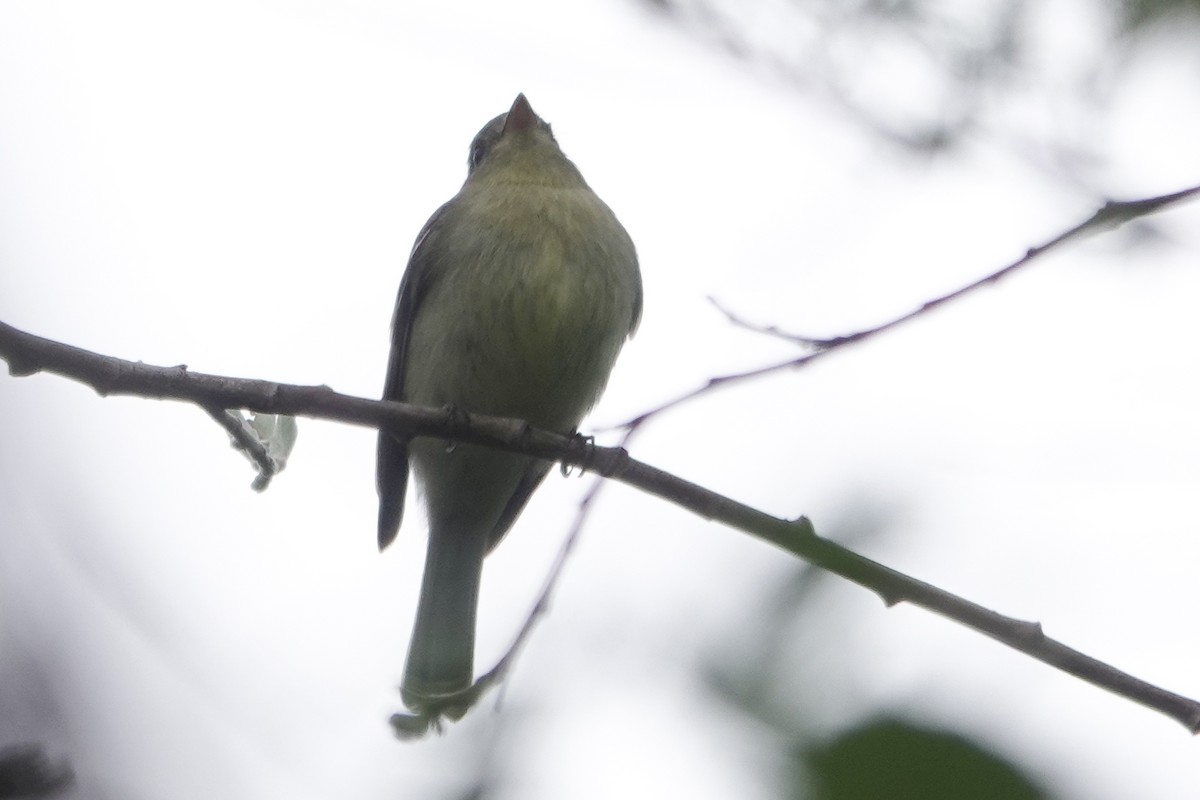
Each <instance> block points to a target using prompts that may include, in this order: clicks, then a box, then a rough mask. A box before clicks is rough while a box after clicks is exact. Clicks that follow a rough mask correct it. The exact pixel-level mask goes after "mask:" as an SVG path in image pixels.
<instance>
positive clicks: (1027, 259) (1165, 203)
mask: <svg viewBox="0 0 1200 800" xmlns="http://www.w3.org/2000/svg"><path fill="white" fill-rule="evenodd" d="M1197 195H1200V186H1192V187H1190V188H1188V189H1183V190H1181V191H1178V192H1172V193H1170V194H1164V195H1159V196H1158V197H1148V198H1144V199H1141V200H1109V201H1108V202H1107V203H1105V204H1104V205H1103V206H1102V207H1101V208H1100V209H1099V210H1098V211H1096V213H1094V214H1092V216H1090V217H1088V218H1087V219H1085V220H1084V221H1083V222H1080V223H1079V224H1078V225H1076V226H1074V227H1073V228H1069V229H1068V230H1065V231H1063V232H1062V233H1060V234H1058V235H1057V236H1055V237H1054V238H1053V239H1050V240H1049V241H1047V242H1044V243H1043V244H1040V245H1037V246H1036V247H1031V248H1029V249H1028V250H1026V251H1025V254H1024V255H1023V256H1021V257H1020V258H1018V259H1017V260H1016V261H1013V262H1012V263H1010V264H1007V265H1006V266H1004V267H1001V268H1000V269H998V270H996V271H995V272H992V273H990V274H988V275H984V276H983V277H982V278H979V279H977V280H974V281H972V282H971V283H968V284H966V285H965V286H961V287H959V288H958V289H955V290H954V291H952V292H950V293H948V294H944V295H942V296H941V297H935V298H933V299H932V300H927V301H925V302H924V303H922V304H921V305H920V306H918V307H917V308H914V309H913V310H912V311H909V312H907V313H904V314H901V315H900V316H898V317H895V318H894V319H891V320H888V321H887V322H884V323H881V324H879V325H876V326H874V327H871V328H865V329H863V330H860V331H855V332H853V333H847V334H843V335H841V336H835V337H833V338H829V339H821V338H815V337H811V336H801V335H797V334H790V333H785V332H784V331H782V330H780V329H779V328H778V327H776V326H756V325H753V324H751V323H749V322H746V321H745V320H743V319H741V318H740V317H738V316H736V315H735V314H733V313H732V312H730V311H729V310H727V309H726V308H724V307H723V306H721V305H720V304H718V303H716V301H713V303H714V305H716V306H717V308H718V309H719V310H720V311H721V313H723V314H724V315H725V316H726V317H727V318H728V319H729V321H730V322H732V323H734V324H735V325H738V326H740V327H743V328H748V329H750V330H753V331H757V332H758V333H763V334H767V335H769V336H774V337H776V338H779V339H784V340H785V341H788V342H791V343H792V344H796V345H800V346H802V347H807V348H810V349H811V352H808V353H806V354H804V355H802V356H798V357H796V358H789V359H787V360H786V361H780V362H778V363H775V364H768V365H766V366H763V367H758V368H756V369H752V370H747V371H745V372H736V373H731V374H728V375H718V376H716V377H712V378H709V379H708V380H707V381H705V382H704V383H703V384H702V385H701V386H698V387H696V388H695V389H691V390H690V391H687V392H685V393H683V394H681V395H679V396H678V397H675V398H672V399H671V400H668V401H666V402H665V403H662V404H660V405H658V406H655V407H654V408H652V409H650V410H649V411H643V412H642V413H641V414H639V415H637V416H636V417H633V418H632V419H629V420H627V421H625V422H623V423H621V424H620V425H617V426H615V427H619V428H637V427H639V426H640V425H642V424H643V423H644V422H646V421H647V420H648V419H650V418H651V417H654V416H657V415H659V414H661V413H663V412H664V411H667V410H668V409H671V408H674V407H675V406H678V405H683V404H684V403H687V402H690V401H692V400H695V399H696V398H698V397H701V396H703V395H706V394H708V393H709V392H711V391H713V390H714V389H719V388H721V387H723V386H728V385H730V384H734V383H740V382H742V381H745V380H750V379H751V378H759V377H762V376H764V375H770V374H772V373H775V372H781V371H783V370H785V369H800V368H802V367H807V366H808V365H809V364H811V363H812V362H814V361H817V360H818V359H821V358H824V357H825V356H827V355H829V354H830V353H832V352H834V351H835V350H840V349H841V348H843V347H845V346H847V345H851V344H858V343H861V342H865V341H867V340H868V339H874V338H875V337H876V336H878V335H879V334H881V333H885V332H887V331H890V330H892V329H893V328H896V327H899V326H900V325H903V324H905V323H907V322H912V321H913V320H914V319H917V318H918V317H923V316H925V315H926V314H928V313H930V312H932V311H936V310H937V309H939V308H941V307H942V306H944V305H947V304H948V303H951V302H953V301H955V300H959V299H961V298H963V297H966V296H967V295H969V294H973V293H975V292H976V291H978V290H980V289H982V288H984V287H986V286H990V285H992V284H994V283H996V282H997V281H999V280H1001V279H1002V278H1006V277H1008V276H1009V275H1011V274H1012V273H1014V272H1016V271H1017V270H1019V269H1021V268H1023V267H1026V266H1028V265H1029V264H1031V263H1033V262H1034V261H1036V260H1037V259H1038V258H1040V257H1042V256H1044V255H1046V254H1047V253H1050V252H1052V251H1054V250H1057V249H1058V248H1060V247H1062V246H1063V245H1065V244H1067V243H1068V242H1073V241H1075V240H1077V239H1082V238H1084V237H1085V236H1091V235H1093V234H1097V233H1103V232H1104V231H1110V230H1114V229H1116V228H1119V227H1121V226H1122V225H1124V224H1125V223H1127V222H1132V221H1133V220H1135V219H1138V218H1139V217H1144V216H1146V215H1148V214H1154V213H1156V212H1159V211H1163V210H1166V209H1168V208H1170V207H1172V206H1175V205H1178V204H1180V203H1183V202H1185V201H1188V200H1191V199H1192V198H1194V197H1196V196H1197Z"/></svg>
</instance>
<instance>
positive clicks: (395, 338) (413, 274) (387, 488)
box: [375, 203, 449, 550]
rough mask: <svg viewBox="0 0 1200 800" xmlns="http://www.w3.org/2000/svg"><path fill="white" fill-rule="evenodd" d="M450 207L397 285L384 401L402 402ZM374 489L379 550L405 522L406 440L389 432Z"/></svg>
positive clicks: (428, 227)
mask: <svg viewBox="0 0 1200 800" xmlns="http://www.w3.org/2000/svg"><path fill="white" fill-rule="evenodd" d="M448 206H449V203H447V204H446V205H444V206H442V207H441V208H439V209H438V210H437V211H436V212H435V213H434V215H433V216H432V217H430V218H429V221H428V222H426V223H425V227H424V228H422V229H421V232H420V233H419V234H418V235H417V241H416V243H415V244H413V249H412V254H411V255H410V256H409V257H408V267H407V269H405V271H404V277H403V279H401V281H400V292H399V294H398V295H397V297H396V310H395V313H394V315H393V316H392V351H391V355H390V356H389V357H388V367H387V379H386V381H385V382H384V386H383V399H384V400H403V399H404V373H405V364H406V362H407V360H408V340H409V337H410V336H411V334H412V327H413V320H414V319H415V317H416V315H417V311H418V309H419V308H420V305H421V300H422V298H424V297H425V294H426V293H427V292H428V290H429V283H430V278H431V272H432V271H431V269H430V264H431V258H430V245H431V243H432V242H433V240H434V239H436V236H437V233H438V229H439V228H440V227H441V221H442V217H443V216H445V213H446V208H447V207H448ZM375 489H376V491H377V492H378V493H379V549H380V550H382V549H384V548H385V547H387V546H388V545H389V544H391V543H392V540H393V539H395V538H396V534H397V532H399V530H400V521H401V520H402V519H403V518H404V495H405V492H406V491H407V489H408V440H407V439H405V438H403V437H401V436H397V435H395V434H393V433H390V432H388V431H380V432H379V444H378V447H377V451H376V458H375Z"/></svg>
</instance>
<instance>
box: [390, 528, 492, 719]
mask: <svg viewBox="0 0 1200 800" xmlns="http://www.w3.org/2000/svg"><path fill="white" fill-rule="evenodd" d="M439 528H440V526H437V525H433V526H431V529H430V532H429V548H428V550H427V551H426V556H425V577H424V578H423V579H422V581H421V599H420V602H419V604H418V606H417V621H416V624H415V625H414V626H413V635H412V641H411V642H410V644H409V646H408V661H407V663H406V664H405V667H404V681H403V683H402V685H401V687H400V694H401V697H402V698H403V700H404V704H405V705H407V706H408V707H409V708H411V709H413V710H414V711H416V712H418V713H421V714H431V715H432V714H438V713H442V714H447V715H450V714H452V711H451V710H450V709H449V708H447V706H453V705H454V703H453V702H450V701H449V696H451V695H454V694H455V693H456V692H461V691H462V690H463V689H466V688H467V687H469V686H470V685H471V679H472V677H473V674H474V659H475V606H476V602H477V600H478V597H479V580H480V577H481V575H482V573H483V556H484V554H485V552H486V549H487V536H486V535H479V534H478V533H477V532H475V531H471V532H466V533H465V535H464V533H463V532H462V531H461V529H460V530H444V529H439Z"/></svg>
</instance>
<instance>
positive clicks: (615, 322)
mask: <svg viewBox="0 0 1200 800" xmlns="http://www.w3.org/2000/svg"><path fill="white" fill-rule="evenodd" d="M641 315H642V279H641V273H640V270H639V266H638V257H637V252H636V250H635V248H634V244H633V241H632V239H631V238H630V236H629V234H628V232H627V231H626V230H625V228H624V227H623V226H622V225H621V223H620V222H619V221H618V220H617V217H616V215H615V214H614V213H613V212H612V210H611V209H610V208H609V207H608V206H607V205H606V204H605V203H604V202H603V201H602V200H601V199H600V198H599V197H598V196H597V195H596V194H595V192H593V191H592V189H591V188H590V187H589V186H588V184H587V182H586V181H585V180H584V178H583V175H582V174H581V173H580V171H579V169H578V168H577V167H576V166H575V165H574V163H572V162H571V160H570V159H568V158H567V156H566V155H564V153H563V151H562V149H561V148H560V147H559V145H558V142H557V140H556V139H555V136H554V133H553V131H552V130H551V128H550V125H549V124H547V123H546V122H545V121H544V120H542V119H541V118H540V117H539V116H538V115H537V114H535V113H534V111H533V108H532V106H531V105H530V103H529V101H528V100H527V99H526V97H525V95H524V94H518V95H517V97H516V99H515V100H514V101H513V103H512V106H511V107H510V108H509V110H508V111H507V112H506V113H504V114H501V115H499V116H497V117H495V118H494V119H492V120H491V121H490V122H488V123H487V124H486V125H485V126H484V127H483V128H482V130H480V131H479V133H478V134H477V135H476V136H475V138H474V140H473V141H472V143H471V147H470V152H469V156H468V161H467V178H466V180H465V182H464V183H463V185H462V188H461V189H460V190H459V191H458V193H457V194H456V195H455V196H454V197H453V198H451V199H450V200H449V201H448V202H446V203H445V204H444V205H442V206H441V207H440V208H439V209H438V210H437V211H436V212H434V214H433V216H432V217H430V219H429V221H428V222H426V223H425V226H424V227H423V228H422V229H421V232H420V233H419V234H418V236H417V239H416V242H415V244H414V245H413V248H412V252H411V255H410V256H409V260H408V266H407V267H406V269H405V271H404V275H403V278H402V279H401V282H400V290H399V293H398V296H397V300H396V306H395V313H394V315H393V320H392V336H391V352H390V355H389V359H388V366H387V373H386V379H385V385H384V391H383V399H385V400H396V401H401V402H405V403H412V404H417V405H422V406H427V407H437V408H448V409H451V410H457V411H460V412H467V413H476V414H486V415H493V416H501V417H512V418H517V419H521V420H524V421H525V422H527V423H528V424H530V425H532V426H533V427H536V428H542V429H546V430H550V431H555V432H559V433H564V434H573V433H575V432H576V430H577V428H578V426H579V424H580V422H581V421H582V420H583V417H584V415H585V414H586V413H587V412H588V411H589V410H590V409H591V408H592V407H593V406H594V405H595V403H596V402H597V400H598V399H599V398H600V395H601V394H602V392H603V391H604V388H605V385H606V384H607V383H608V379H609V374H610V372H611V371H612V368H613V365H614V363H615V362H616V359H617V355H618V353H619V352H620V350H621V349H622V347H623V346H624V344H625V342H626V340H627V339H629V338H630V337H631V336H632V335H633V334H634V332H635V331H636V329H637V327H638V323H639V321H640V319H641ZM410 467H411V470H412V474H413V476H414V478H415V481H416V483H417V486H418V489H419V490H420V494H421V496H422V497H423V500H424V506H425V511H426V515H427V517H428V524H429V539H428V544H427V548H426V556H425V568H424V574H423V578H422V582H421V590H420V595H419V600H418V607H417V614H416V621H415V623H414V626H413V633H412V638H411V640H410V644H409V649H408V656H407V659H406V663H405V668H404V676H403V679H402V682H401V698H402V700H403V701H404V704H405V705H406V706H407V707H408V708H409V709H412V710H413V711H415V712H417V713H418V714H420V715H423V716H426V717H433V718H437V717H439V716H446V717H450V718H454V719H456V718H458V717H460V716H461V715H462V714H463V713H465V707H464V704H463V703H462V696H463V693H464V692H465V691H466V690H467V689H469V688H470V686H471V685H472V679H473V674H474V649H475V620H476V608H477V604H478V597H479V585H480V578H481V575H482V569H483V560H484V557H485V556H486V555H487V554H488V553H489V552H491V550H492V548H494V547H495V546H496V545H497V544H498V543H499V542H500V540H501V539H502V538H503V537H504V535H505V534H506V533H507V532H508V530H509V529H510V528H511V527H512V525H513V523H514V521H515V520H516V518H517V517H518V515H519V514H520V513H521V511H522V509H523V508H524V507H525V505H526V503H527V502H528V500H529V497H530V495H531V494H532V493H533V491H534V490H535V489H536V488H537V487H538V485H539V484H540V483H541V481H542V479H543V478H544V477H545V476H546V473H547V472H548V471H549V469H550V463H549V462H547V461H543V460H540V459H537V458H533V457H531V456H526V455H522V454H518V453H510V452H504V451H501V450H496V449H490V448H487V447H484V446H482V445H474V444H465V443H449V442H447V441H445V440H437V439H434V438H430V437H420V438H409V437H406V436H404V435H403V434H397V433H394V432H389V431H387V430H383V431H381V432H380V434H379V439H378V446H377V455H376V488H377V492H378V495H379V520H378V522H379V529H378V543H379V548H380V550H381V551H382V550H383V549H385V548H386V547H387V546H388V544H390V543H391V542H392V541H393V539H394V538H395V537H396V535H397V532H398V530H399V528H400V524H401V521H402V519H403V516H404V502H405V493H406V491H407V484H408V477H409V471H410Z"/></svg>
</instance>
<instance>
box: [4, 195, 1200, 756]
mask: <svg viewBox="0 0 1200 800" xmlns="http://www.w3.org/2000/svg"><path fill="white" fill-rule="evenodd" d="M1198 191H1200V190H1198ZM0 357H2V358H4V359H5V361H7V362H8V364H9V370H10V372H11V373H12V374H14V375H31V374H33V373H36V372H39V371H47V372H53V373H56V374H59V375H63V376H66V377H69V378H73V379H75V380H78V381H81V382H83V383H85V384H87V385H89V386H92V387H93V388H94V389H96V391H98V392H100V393H101V394H102V395H108V394H126V395H137V396H142V397H150V398H162V399H173V400H182V401H187V402H191V403H195V404H197V405H199V406H200V407H201V408H204V409H209V408H214V407H219V408H247V409H251V410H254V411H258V412H263V413H271V414H291V415H296V416H305V417H312V418H315V419H328V420H335V421H339V422H347V423H350V424H353V425H361V426H365V427H376V428H383V429H391V430H395V431H397V432H403V433H405V434H406V435H414V436H415V435H423V436H437V437H444V438H447V439H454V440H460V441H467V442H473V443H477V444H483V445H487V446H491V447H497V448H499V449H503V450H508V451H512V452H519V453H526V454H529V455H533V456H537V457H539V458H545V459H547V460H553V461H562V462H564V463H567V464H572V465H575V466H579V467H581V468H583V469H586V470H589V471H592V472H596V473H598V474H600V475H602V476H604V477H606V478H612V479H614V480H618V481H621V482H623V483H626V484H628V485H630V486H634V487H637V488H639V489H642V490H643V491H646V492H649V493H650V494H653V495H655V496H657V497H661V498H663V499H665V500H668V501H670V502H672V503H675V504H676V505H678V506H680V507H682V508H686V509H688V510H690V511H692V512H693V513H695V514H698V515H700V516H701V517H703V518H705V519H709V520H714V521H717V522H722V523H724V524H726V525H728V526H730V527H733V528H737V529H738V530H741V531H745V532H746V533H749V534H751V535H753V536H756V537H758V538H759V539H762V540H763V541H766V542H769V543H771V544H773V545H775V546H777V547H779V548H781V549H782V550H785V551H787V552H789V553H792V554H794V555H796V556H799V557H800V558H803V559H805V560H806V561H808V562H810V563H812V564H815V565H816V566H819V567H822V568H824V569H826V570H828V571H830V572H833V573H835V574H837V575H841V576H842V577H844V578H846V579H848V580H850V581H853V582H854V583H857V584H859V585H860V586H863V587H865V588H867V589H870V590H871V591H873V592H875V593H876V594H878V595H879V596H880V597H881V598H882V599H883V601H884V602H885V603H887V604H888V605H889V606H890V605H895V604H896V603H901V602H907V603H911V604H913V605H917V606H920V607H922V608H925V609H928V610H930V611H933V612H934V613H937V614H940V615H942V616H945V617H947V618H949V619H952V620H954V621H956V622H958V623H960V624H962V625H965V626H967V627H969V628H972V629H974V630H976V631H979V632H980V633H983V634H985V635H987V636H990V637H992V638H993V639H996V640H997V641H999V642H1002V643H1004V644H1006V645H1008V646H1009V647H1012V648H1014V649H1016V650H1019V651H1021V652H1023V653H1026V654H1027V655H1029V656H1031V657H1033V658H1036V659H1038V660H1039V661H1042V662H1044V663H1047V664H1050V665H1051V666H1053V667H1056V668H1058V669H1060V670H1062V671H1064V672H1067V673H1069V674H1071V675H1075V676H1076V677H1079V678H1082V679H1083V680H1086V681H1088V682H1090V683H1092V684H1095V685H1096V686H1099V687H1101V688H1103V689H1107V690H1109V691H1111V692H1114V693H1115V694H1118V695H1120V696H1122V697H1125V698H1127V699H1129V700H1132V701H1134V702H1136V703H1140V704H1142V705H1144V706H1146V707H1148V708H1152V709H1154V710H1156V711H1159V712H1161V713H1163V714H1165V715H1167V716H1169V717H1170V718H1172V719H1174V720H1177V721H1178V722H1180V723H1181V724H1183V725H1184V726H1185V727H1187V729H1188V730H1190V731H1192V732H1193V733H1197V732H1200V703H1197V702H1196V701H1194V700H1191V699H1188V698H1186V697H1183V696H1181V695H1178V694H1174V693H1172V692H1169V691H1167V690H1165V689H1162V688H1160V687H1157V686H1154V685H1152V684H1149V683H1146V682H1145V681H1142V680H1139V679H1138V678H1135V677H1133V676H1132V675H1129V674H1127V673H1124V672H1121V671H1120V670H1118V669H1116V668H1114V667H1112V666H1110V665H1108V664H1105V663H1104V662H1102V661H1099V660H1097V659H1095V658H1092V657H1090V656H1087V655H1085V654H1083V653H1081V652H1079V651H1077V650H1074V649H1072V648H1070V647H1067V646H1066V645H1065V644H1062V643H1061V642H1058V641H1056V640H1054V639H1051V638H1049V637H1048V636H1046V635H1045V634H1044V633H1043V631H1042V629H1041V626H1040V625H1038V624H1037V623H1033V622H1023V621H1021V620H1016V619H1012V618H1010V617H1005V616H1003V615H1001V614H997V613H996V612H994V611H990V610H988V609H986V608H984V607H982V606H980V605H977V604H975V603H972V602H970V601H969V600H965V599H963V598H961V597H958V596H957V595H954V594H951V593H949V592H946V591H943V590H942V589H939V588H937V587H936V586H932V585H930V584H927V583H924V582H922V581H919V580H917V579H915V578H912V577H909V576H907V575H904V574H902V573H900V572H897V571H895V570H893V569H890V568H888V567H886V566H884V565H882V564H879V563H877V562H875V561H872V560H870V559H868V558H865V557H863V556H861V555H858V554H857V553H855V552H853V551H851V550H848V549H846V548H844V547H842V546H840V545H838V544H836V543H834V542H832V541H829V540H827V539H822V538H821V537H820V536H818V535H817V534H816V532H815V531H814V529H813V526H812V524H811V523H810V522H809V521H808V520H807V519H805V518H804V517H801V518H799V519H796V520H794V521H789V520H784V519H778V518H776V517H772V516H770V515H768V514H765V513H763V512H761V511H758V510H757V509H754V508H751V507H750V506H746V505H743V504H741V503H738V502H736V501H734V500H731V499H729V498H727V497H724V496H722V495H719V494H717V493H716V492H712V491H710V490H708V489H705V488H704V487H702V486H698V485H696V484H694V483H691V482H689V481H685V480H683V479H682V478H678V477H676V476H674V475H671V474H669V473H667V472H664V471H662V470H660V469H656V468H655V467H652V466H650V465H649V464H645V463H642V462H640V461H637V460H635V459H633V458H630V456H629V454H628V452H626V450H625V449H624V448H622V447H598V446H596V445H594V444H592V443H591V442H590V441H589V440H587V439H585V438H584V437H581V436H563V435H560V434H555V433H550V432H547V431H541V430H537V429H533V428H530V427H529V426H528V425H527V424H526V423H524V422H522V421H520V420H513V419H503V418H499V417H486V416H481V415H475V414H465V413H462V412H460V411H455V412H453V413H450V412H447V411H440V410H437V409H429V408H421V407H418V406H411V405H408V404H405V403H393V402H383V401H379V400H368V399H365V398H361V397H352V396H350V395H344V394H339V393H337V392H335V391H333V390H332V389H330V388H328V387H325V386H294V385H289V384H281V383H271V382H269V381H261V380H242V379H237V378H230V377H224V376H219V375H205V374H202V373H195V372H189V371H188V370H187V368H186V367H182V366H180V367H156V366H151V365H148V364H142V363H135V362H131V361H124V360H122V359H118V358H113V357H111V356H103V355H99V354H97V353H92V352H89V351H87V350H83V349H80V348H77V347H71V346H69V345H65V344H61V343H58V342H54V341H51V340H49V339H44V338H41V337H39V336H34V335H32V334H28V333H25V332H23V331H20V330H17V329H16V328H13V327H12V326H10V325H6V324H4V323H2V322H0ZM552 586H553V584H552V583H551V584H550V585H549V587H548V588H547V590H546V591H545V592H544V593H543V598H545V597H548V596H549V589H550V588H552ZM523 635H527V634H523ZM520 641H521V639H519V640H518V644H519V642H520ZM501 667H503V664H502V665H501Z"/></svg>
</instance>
